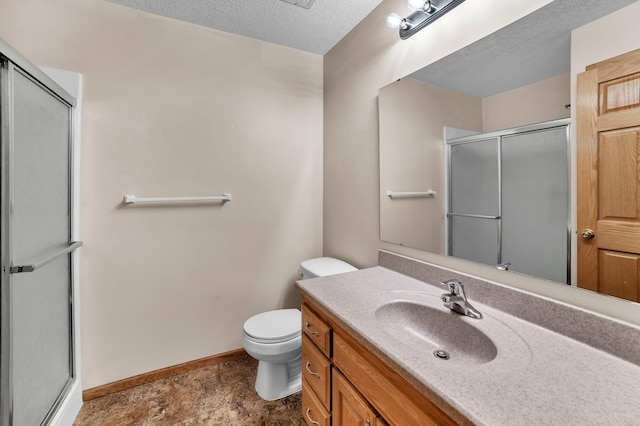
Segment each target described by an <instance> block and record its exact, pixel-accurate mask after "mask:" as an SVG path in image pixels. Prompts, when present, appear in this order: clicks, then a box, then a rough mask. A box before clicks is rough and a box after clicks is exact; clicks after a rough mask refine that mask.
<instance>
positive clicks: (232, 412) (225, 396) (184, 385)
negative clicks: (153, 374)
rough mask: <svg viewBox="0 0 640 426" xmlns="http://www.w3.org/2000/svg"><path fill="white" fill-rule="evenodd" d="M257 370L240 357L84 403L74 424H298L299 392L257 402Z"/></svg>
mask: <svg viewBox="0 0 640 426" xmlns="http://www.w3.org/2000/svg"><path fill="white" fill-rule="evenodd" d="M257 367H258V363H257V361H256V360H254V359H253V358H251V357H243V358H240V359H237V360H233V361H227V362H223V363H220V364H216V365H213V366H211V367H206V368H202V369H200V370H195V371H192V372H189V373H186V374H182V375H180V376H175V377H170V378H167V379H163V380H158V381H156V382H153V383H148V384H146V385H142V386H138V387H135V388H131V389H127V390H124V391H122V392H118V393H115V394H112V395H107V396H105V397H102V398H96V399H94V400H91V401H86V402H85V403H84V405H83V407H82V409H81V410H80V414H79V415H78V417H77V419H76V421H75V422H74V426H101V425H109V426H111V425H114V426H115V425H117V426H128V425H131V426H134V425H135V426H165V425H167V426H168V425H185V426H186V425H233V426H235V425H243V426H244V425H265V426H266V425H269V426H290V425H304V420H303V418H302V415H301V412H300V410H301V397H300V393H298V394H295V395H292V396H290V397H287V398H283V399H281V400H278V401H264V400H262V399H260V397H259V396H258V394H257V393H256V391H255V390H254V388H253V386H254V381H255V375H256V369H257Z"/></svg>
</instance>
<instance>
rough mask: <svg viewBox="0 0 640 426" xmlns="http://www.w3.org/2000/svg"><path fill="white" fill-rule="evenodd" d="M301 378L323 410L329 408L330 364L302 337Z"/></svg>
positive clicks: (305, 337)
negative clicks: (311, 390) (320, 403)
mask: <svg viewBox="0 0 640 426" xmlns="http://www.w3.org/2000/svg"><path fill="white" fill-rule="evenodd" d="M302 377H304V378H305V379H306V380H307V383H309V385H311V388H312V389H313V391H314V392H315V393H316V396H317V397H318V398H319V399H320V402H322V405H324V407H325V408H327V409H329V408H330V407H331V363H330V362H329V360H328V359H327V358H326V357H325V356H324V355H323V354H322V352H320V350H319V349H318V348H317V347H316V346H315V345H314V344H313V343H311V341H310V340H309V339H308V338H307V336H302Z"/></svg>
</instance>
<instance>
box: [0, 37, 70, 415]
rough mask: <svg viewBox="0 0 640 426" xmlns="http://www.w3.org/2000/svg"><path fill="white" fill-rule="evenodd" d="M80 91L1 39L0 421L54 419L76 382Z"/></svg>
mask: <svg viewBox="0 0 640 426" xmlns="http://www.w3.org/2000/svg"><path fill="white" fill-rule="evenodd" d="M74 104H75V100H74V98H73V97H71V95H69V94H68V93H67V92H66V91H64V90H63V89H62V88H61V87H60V86H58V85H57V84H56V83H54V82H53V80H51V79H50V78H49V77H48V76H47V75H46V74H44V73H43V72H42V71H41V70H40V69H38V68H37V67H35V66H33V65H32V64H31V63H29V62H28V61H27V60H26V59H24V58H23V57H22V56H21V55H20V54H19V53H17V52H16V51H15V50H13V49H12V48H11V47H10V46H8V45H7V44H6V43H5V42H4V41H2V40H0V126H1V127H0V144H1V145H0V148H1V156H2V158H1V163H0V164H1V175H0V178H1V191H0V192H1V201H0V202H1V209H0V253H1V258H2V275H1V283H0V284H1V287H0V295H1V305H0V313H1V328H2V339H1V341H0V386H1V387H0V425H2V426H5V425H40V424H49V423H51V422H52V420H53V419H54V418H56V415H57V414H58V409H59V408H60V407H61V406H62V405H63V404H65V402H66V399H67V396H68V395H69V391H70V389H71V388H72V387H74V386H77V375H76V363H75V360H74V344H73V343H74V336H75V330H74V310H73V300H74V294H73V275H74V274H73V268H74V260H73V259H74V255H73V251H74V250H75V249H76V248H77V247H79V246H80V245H81V243H80V242H74V241H73V239H72V217H73V212H72V173H71V170H72V168H71V165H72V156H73V153H72V150H71V148H72V134H73V132H72V129H73V106H74Z"/></svg>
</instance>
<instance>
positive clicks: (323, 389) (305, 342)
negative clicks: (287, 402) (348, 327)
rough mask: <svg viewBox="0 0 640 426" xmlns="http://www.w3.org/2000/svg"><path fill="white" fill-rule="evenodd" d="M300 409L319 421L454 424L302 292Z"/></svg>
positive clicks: (375, 425) (368, 425)
mask: <svg viewBox="0 0 640 426" xmlns="http://www.w3.org/2000/svg"><path fill="white" fill-rule="evenodd" d="M302 329H303V332H304V333H303V336H302V376H303V381H302V414H303V416H304V418H305V420H306V422H307V424H308V425H309V426H319V425H323V426H324V425H329V424H331V425H333V426H341V425H359V426H360V425H361V426H383V425H398V426H402V425H425V426H428V425H435V426H441V425H444V426H449V425H451V426H453V425H456V422H454V421H453V420H452V419H451V418H450V417H448V416H447V415H446V414H445V413H444V412H443V411H442V410H441V409H440V408H438V407H437V406H435V405H434V404H433V403H432V402H431V401H430V400H429V399H428V398H427V397H425V396H424V395H423V394H422V393H421V392H420V391H418V390H417V389H416V388H415V387H413V386H412V385H411V384H409V383H408V382H407V381H406V380H405V379H404V378H402V377H401V376H400V375H399V374H398V373H396V372H395V371H393V370H392V369H391V368H390V367H389V366H388V365H387V364H385V363H384V362H382V361H381V360H380V359H379V358H378V357H377V356H375V355H374V354H372V353H371V352H370V351H369V350H367V349H366V348H365V347H364V346H362V344H360V343H359V342H358V341H356V339H354V338H353V337H351V336H350V335H349V333H347V332H345V331H344V330H343V329H342V328H340V326H338V325H337V324H336V323H335V322H334V321H332V320H331V319H330V318H329V316H328V315H326V314H324V313H323V311H322V310H321V309H320V308H319V307H318V306H316V305H314V304H313V303H312V302H311V301H309V300H308V299H306V298H304V297H303V303H302Z"/></svg>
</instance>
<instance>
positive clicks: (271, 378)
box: [256, 351, 302, 401]
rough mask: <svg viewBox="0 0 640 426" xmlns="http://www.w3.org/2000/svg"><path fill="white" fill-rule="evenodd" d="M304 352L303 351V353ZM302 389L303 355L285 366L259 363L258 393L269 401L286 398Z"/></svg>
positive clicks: (264, 362) (300, 354)
mask: <svg viewBox="0 0 640 426" xmlns="http://www.w3.org/2000/svg"><path fill="white" fill-rule="evenodd" d="M301 352H302V351H301ZM301 389H302V353H299V354H298V356H297V357H296V358H295V359H293V360H292V361H289V362H288V363H285V364H274V363H271V362H266V361H259V362H258V374H257V376H256V392H258V395H259V396H260V398H262V399H264V400H267V401H274V400H276V399H280V398H284V397H285V396H289V395H292V394H294V393H296V392H300V390H301Z"/></svg>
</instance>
